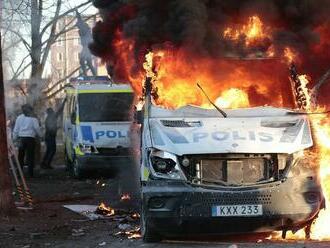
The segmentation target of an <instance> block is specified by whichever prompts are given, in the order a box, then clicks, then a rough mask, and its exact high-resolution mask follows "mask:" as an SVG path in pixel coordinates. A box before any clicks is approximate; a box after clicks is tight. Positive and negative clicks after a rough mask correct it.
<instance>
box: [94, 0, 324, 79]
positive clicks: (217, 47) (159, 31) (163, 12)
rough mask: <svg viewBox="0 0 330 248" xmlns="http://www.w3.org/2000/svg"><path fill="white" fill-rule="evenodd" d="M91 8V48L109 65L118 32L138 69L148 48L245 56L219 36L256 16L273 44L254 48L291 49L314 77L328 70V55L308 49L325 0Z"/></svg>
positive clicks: (183, 1) (116, 3) (138, 1)
mask: <svg viewBox="0 0 330 248" xmlns="http://www.w3.org/2000/svg"><path fill="white" fill-rule="evenodd" d="M94 5H95V6H96V7H97V8H99V9H100V13H101V15H102V18H103V21H100V22H99V23H97V25H96V27H95V28H94V32H93V37H94V42H93V43H92V44H91V46H90V48H91V50H92V52H93V53H94V54H95V55H97V56H99V57H101V58H102V59H103V60H104V61H105V62H107V63H108V64H109V65H110V67H111V65H113V64H116V63H118V62H117V61H116V60H118V56H117V54H116V53H115V48H114V46H113V44H114V41H115V40H116V39H117V38H118V37H117V36H116V31H118V30H120V31H122V32H123V35H124V37H125V38H128V39H133V40H134V41H135V47H134V54H133V56H134V58H135V61H136V66H137V67H138V66H139V65H142V61H143V60H144V55H145V53H146V52H147V51H148V50H151V49H154V48H162V47H166V46H172V47H173V48H176V49H185V50H187V51H188V53H187V54H190V55H192V56H196V55H197V56H209V57H212V58H221V57H225V56H227V55H228V53H231V52H232V51H233V50H235V51H236V52H237V53H238V54H240V55H245V54H246V53H245V52H246V51H244V48H242V46H240V44H234V45H233V44H231V43H230V42H228V41H227V40H225V39H224V38H223V37H222V35H221V34H222V32H223V30H224V28H225V27H227V26H228V25H230V24H233V23H236V24H242V23H245V22H246V20H247V18H248V17H249V16H251V15H258V16H259V17H260V19H261V20H262V21H263V22H264V23H265V25H268V26H271V27H272V28H273V30H274V31H273V33H272V40H265V42H264V43H263V44H262V45H261V46H257V47H256V48H255V49H257V50H258V49H260V51H261V52H264V51H265V50H267V49H268V47H269V46H271V45H273V46H274V47H275V50H276V51H277V53H278V54H280V53H282V52H283V49H284V47H287V46H289V47H292V48H294V49H295V50H296V51H298V52H299V54H302V57H303V58H304V59H303V62H302V65H301V66H302V67H303V68H302V69H303V70H308V69H310V73H311V74H312V76H313V77H314V78H315V77H320V76H321V74H322V72H324V71H325V70H326V69H327V68H328V67H330V55H329V54H328V52H327V53H326V54H325V53H322V52H320V53H319V54H315V53H314V51H313V50H312V48H313V47H314V46H317V45H318V44H319V43H320V42H321V37H320V33H318V32H317V28H318V27H320V26H322V25H328V26H329V24H330V22H329V20H330V15H329V13H330V0H267V1H266V0H94ZM329 33H330V31H329ZM329 36H330V35H329ZM242 43H244V37H243V41H242ZM253 52H257V51H253ZM305 58H306V59H305ZM311 65H313V68H306V67H307V66H309V67H310V66H311ZM114 67H115V68H117V69H113V68H114ZM114 67H113V68H112V70H114V73H115V74H116V73H118V74H124V73H121V72H120V71H119V70H120V69H119V68H120V66H117V67H116V66H114ZM304 67H305V68H304ZM135 69H136V68H135ZM132 70H134V68H133V69H132Z"/></svg>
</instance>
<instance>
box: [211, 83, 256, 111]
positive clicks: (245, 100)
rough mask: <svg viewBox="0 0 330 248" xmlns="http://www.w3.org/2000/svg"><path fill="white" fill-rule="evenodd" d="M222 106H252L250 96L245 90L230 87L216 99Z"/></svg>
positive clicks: (216, 103)
mask: <svg viewBox="0 0 330 248" xmlns="http://www.w3.org/2000/svg"><path fill="white" fill-rule="evenodd" d="M215 105H217V106H218V107H220V108H246V107H249V106H250V103H249V97H248V95H247V94H246V92H244V91H243V90H240V89H236V88H230V89H229V90H226V91H224V92H223V93H222V94H221V96H220V97H218V98H217V99H216V100H215Z"/></svg>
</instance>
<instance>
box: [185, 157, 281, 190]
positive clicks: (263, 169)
mask: <svg viewBox="0 0 330 248" xmlns="http://www.w3.org/2000/svg"><path fill="white" fill-rule="evenodd" d="M188 158H189V160H190V165H189V167H183V166H182V169H183V171H184V173H185V175H186V176H187V178H188V180H190V181H191V182H193V183H196V184H205V185H222V186H241V185H251V184H256V183H262V182H268V181H274V180H277V179H278V177H279V159H278V156H277V155H271V154H260V155H259V154H228V155H209V156H208V155H205V156H204V155H203V156H202V157H199V156H197V155H195V156H188ZM282 164H283V161H282V160H281V168H280V169H281V170H283V169H284V167H285V161H284V164H283V165H282Z"/></svg>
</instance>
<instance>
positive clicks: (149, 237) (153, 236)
mask: <svg viewBox="0 0 330 248" xmlns="http://www.w3.org/2000/svg"><path fill="white" fill-rule="evenodd" d="M141 235H142V239H143V241H144V242H146V243H157V242H160V241H162V237H161V235H160V234H159V233H157V232H156V231H155V230H152V228H151V227H150V224H149V221H148V219H147V218H146V216H145V214H144V209H143V207H142V208H141Z"/></svg>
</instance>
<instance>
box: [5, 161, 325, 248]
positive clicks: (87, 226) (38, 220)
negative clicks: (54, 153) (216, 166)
mask: <svg viewBox="0 0 330 248" xmlns="http://www.w3.org/2000/svg"><path fill="white" fill-rule="evenodd" d="M102 175H103V174H102ZM108 176H109V175H108ZM110 176H111V175H110ZM99 177H100V176H99V175H96V177H95V178H91V179H85V180H81V181H79V180H75V179H72V178H71V177H69V175H68V172H67V171H66V170H65V167H64V166H63V165H57V166H56V168H55V169H54V170H41V171H40V170H37V173H36V177H35V178H33V179H28V184H29V186H30V187H31V191H32V194H33V197H34V201H35V203H36V207H35V209H34V210H32V211H19V215H18V216H17V217H15V218H13V219H10V220H9V219H2V220H0V247H1V248H2V247H21V248H23V247H24V248H32V247H63V248H65V247H70V248H75V247H157V248H158V247H159V248H161V247H164V248H165V247H210V248H211V247H227V248H237V247H270V248H277V247H295V248H298V247H299V248H303V247H305V248H314V247H315V248H316V247H330V242H316V241H306V242H305V241H292V240H291V241H281V240H267V239H265V236H256V235H249V236H248V235H240V236H230V237H229V236H223V237H203V238H197V239H196V238H195V237H187V238H186V239H184V240H168V241H163V242H162V243H158V244H157V243H156V244H146V243H143V241H142V240H141V239H131V240H130V239H128V237H127V235H120V234H117V233H118V232H119V231H120V229H119V228H118V225H119V223H118V221H115V220H94V221H89V220H87V219H86V218H85V217H83V216H81V215H79V214H76V213H74V212H71V211H69V210H67V209H65V208H63V205H67V204H91V205H99V204H100V203H101V202H104V203H105V204H106V205H110V206H112V207H113V208H120V209H126V210H130V211H134V212H138V211H139V189H138V186H137V184H135V183H131V184H130V185H125V186H124V187H122V186H119V182H118V180H117V179H116V178H112V177H110V178H104V179H102V178H99ZM124 177H125V175H124ZM127 178H130V179H131V177H129V175H127ZM129 181H130V182H131V180H129ZM124 191H125V192H124ZM127 191H129V194H130V197H131V199H130V200H128V201H120V194H122V193H127Z"/></svg>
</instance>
